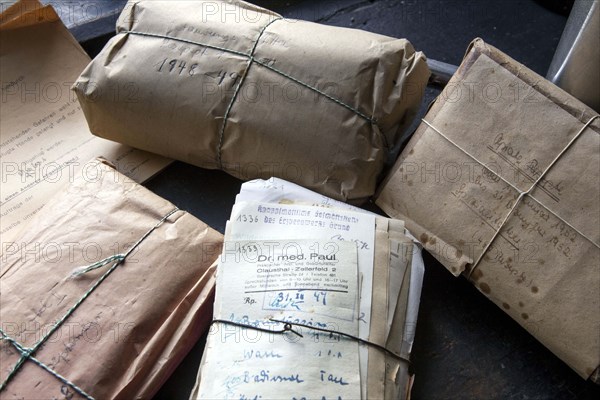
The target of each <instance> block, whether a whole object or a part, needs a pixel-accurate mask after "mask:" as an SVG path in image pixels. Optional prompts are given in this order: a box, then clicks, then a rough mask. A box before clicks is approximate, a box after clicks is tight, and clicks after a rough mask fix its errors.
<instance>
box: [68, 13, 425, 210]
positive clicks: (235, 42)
mask: <svg viewBox="0 0 600 400" xmlns="http://www.w3.org/2000/svg"><path fill="white" fill-rule="evenodd" d="M428 76H429V70H428V68H427V65H426V62H425V57H424V56H423V54H422V53H420V52H415V51H414V49H413V47H412V46H411V44H410V43H409V42H408V41H406V40H404V39H394V38H390V37H386V36H381V35H377V34H373V33H369V32H364V31H359V30H353V29H346V28H338V27H331V26H326V25H320V24H315V23H310V22H305V21H297V20H287V19H283V18H281V16H279V15H278V14H275V13H273V12H271V11H268V10H265V9H262V8H259V7H256V6H253V5H251V4H248V3H245V2H242V1H230V2H225V1H130V2H129V3H128V4H127V6H126V7H125V11H123V13H122V14H121V16H120V18H119V20H118V22H117V36H116V37H114V38H113V39H111V40H110V42H109V43H108V44H107V45H106V47H105V48H104V50H103V51H102V52H101V53H100V54H99V55H98V57H96V59H95V60H94V61H93V62H92V63H91V64H90V65H89V66H88V68H87V69H86V70H85V71H84V72H83V73H82V75H81V77H80V78H79V79H78V81H77V82H76V83H75V85H74V90H75V91H76V93H77V95H78V97H79V100H80V102H81V105H82V108H83V111H84V113H85V116H86V118H87V121H88V123H89V126H90V130H91V131H92V133H94V134H95V135H97V136H100V137H103V138H107V139H111V140H114V141H117V142H121V143H126V144H129V145H131V146H133V147H137V148H140V149H144V150H148V151H150V152H154V153H158V154H162V155H165V156H167V157H170V158H175V159H178V160H181V161H185V162H188V163H190V164H194V165H197V166H200V167H204V168H220V169H223V170H225V171H226V172H228V173H230V174H231V175H233V176H236V177H238V178H241V179H253V178H265V179H267V178H269V177H271V176H277V177H281V178H284V179H287V180H289V181H293V182H295V183H299V184H301V185H303V186H305V187H308V188H310V189H313V190H315V191H318V192H320V193H322V194H326V195H328V196H330V197H334V198H336V199H343V200H355V201H358V200H360V199H365V198H367V197H369V196H371V195H372V194H373V193H374V191H375V186H376V182H377V177H378V175H379V174H380V172H381V171H382V168H383V166H384V162H385V160H386V156H387V155H388V150H390V149H393V148H394V146H395V145H396V144H397V143H398V140H399V138H400V136H401V134H402V132H403V131H404V130H405V129H406V128H407V127H408V125H409V124H410V123H411V120H412V119H413V117H414V115H415V113H416V111H417V110H418V108H419V104H420V101H421V98H422V94H423V90H424V87H425V85H426V83H427V79H428Z"/></svg>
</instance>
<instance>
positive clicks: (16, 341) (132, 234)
mask: <svg viewBox="0 0 600 400" xmlns="http://www.w3.org/2000/svg"><path fill="white" fill-rule="evenodd" d="M86 170H87V172H86V173H85V174H83V175H81V176H78V177H77V178H76V179H75V181H74V183H73V184H72V185H70V186H69V187H68V188H67V189H66V190H65V191H64V193H61V194H59V195H57V196H56V197H54V198H53V199H51V200H50V201H49V202H48V203H47V204H46V205H45V207H44V208H43V209H42V210H41V211H40V212H39V214H38V215H36V217H34V219H33V220H32V221H31V222H30V224H29V225H28V226H29V228H28V229H26V230H25V231H24V232H23V234H22V236H21V237H20V239H19V240H18V241H16V242H15V243H4V244H3V254H2V269H1V271H0V276H1V281H0V288H1V293H2V296H1V297H0V310H1V311H0V319H1V324H0V327H1V334H0V357H1V360H2V362H1V364H2V368H1V369H0V397H1V398H2V399H23V398H26V399H40V398H45V399H49V398H61V399H62V398H68V399H79V398H87V399H89V398H96V399H113V398H119V399H136V398H146V399H147V398H151V397H152V396H153V395H154V394H155V393H156V391H157V390H158V389H159V388H160V387H161V385H162V384H163V383H164V381H165V380H166V379H167V378H168V377H169V375H170V374H171V373H172V372H173V370H174V369H175V367H176V366H177V364H178V363H179V362H180V361H181V360H182V358H183V357H184V356H185V354H186V353H187V352H188V351H189V350H190V349H191V347H192V346H193V345H194V344H195V342H196V341H197V339H198V338H199V336H200V335H201V334H202V333H203V332H204V331H206V330H207V329H208V326H209V324H210V321H211V316H212V301H213V293H214V266H213V263H214V261H215V260H216V259H217V257H218V254H219V252H220V248H221V243H222V236H221V235H220V234H219V233H218V232H216V231H214V230H212V229H211V228H209V227H208V226H207V225H205V224H204V223H203V222H201V221H199V220H198V219H196V218H195V217H193V216H191V215H190V214H187V213H185V212H183V211H180V210H177V209H176V207H175V206H173V205H172V204H170V203H169V202H168V201H166V200H164V199H162V198H160V197H158V196H156V195H154V194H153V193H151V192H150V191H148V190H147V189H145V188H143V187H142V186H140V185H138V184H136V183H135V182H133V181H131V180H129V179H128V178H126V177H125V176H124V175H120V174H119V173H118V172H116V171H115V170H114V169H112V168H111V167H110V166H108V165H106V164H104V163H103V162H96V163H95V164H88V165H87V166H86ZM82 266H86V267H84V268H81V267H82ZM78 267H79V268H78Z"/></svg>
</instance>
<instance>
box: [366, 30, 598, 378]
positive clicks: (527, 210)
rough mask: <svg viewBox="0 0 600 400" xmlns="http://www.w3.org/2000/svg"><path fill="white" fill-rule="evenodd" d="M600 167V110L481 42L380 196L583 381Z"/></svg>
mask: <svg viewBox="0 0 600 400" xmlns="http://www.w3.org/2000/svg"><path fill="white" fill-rule="evenodd" d="M474 82H476V83H477V84H474ZM599 170H600V116H599V115H598V114H597V113H596V112H594V111H593V110H592V109H590V108H589V107H587V106H586V105H584V104H583V103H581V102H580V101H578V100H577V99H575V98H573V97H572V96H571V95H569V94H568V93H566V92H564V91H563V90H562V89H560V88H558V87H556V86H554V85H553V84H552V83H550V82H548V81H546V80H545V79H544V78H542V77H540V76H539V75H537V74H535V73H534V72H532V71H531V70H529V69H527V68H526V67H525V66H523V65H521V64H519V63H518V62H516V61H515V60H513V59H511V58H510V57H508V56H507V55H506V54H503V53H502V52H501V51H499V50H497V49H495V48H494V47H492V46H490V45H488V44H486V43H484V42H483V41H482V40H480V39H479V40H476V41H474V42H473V44H472V45H471V47H470V49H469V51H468V52H467V55H466V57H465V60H464V61H463V63H462V65H461V67H460V68H459V70H458V72H457V74H456V75H455V76H454V77H453V78H452V80H451V81H450V83H449V84H448V87H447V88H446V90H445V92H444V94H443V95H442V96H440V97H439V98H438V100H436V102H435V103H434V104H433V106H432V107H431V109H430V111H429V113H428V114H427V116H426V117H425V119H424V121H423V123H422V124H421V126H420V127H419V129H418V130H417V132H416V133H415V135H414V137H413V138H412V139H411V141H410V143H409V144H408V146H407V147H406V149H404V151H403V153H402V154H401V156H400V158H399V159H398V162H397V163H396V167H395V168H394V171H393V172H392V173H391V174H390V176H389V177H388V179H387V182H386V183H385V184H384V186H383V189H382V191H381V195H380V197H379V198H378V200H377V204H378V205H379V206H380V207H381V208H382V209H383V210H384V211H385V212H386V213H387V214H388V215H390V216H392V217H395V218H402V219H404V220H405V221H406V224H407V227H408V228H409V229H410V231H411V232H413V233H414V234H415V235H416V236H417V237H418V238H419V239H420V240H421V242H422V243H423V244H424V247H425V249H426V250H428V251H430V252H431V253H432V254H433V255H434V256H435V257H436V258H437V259H438V260H439V261H440V262H441V263H442V264H444V265H445V266H446V267H447V268H448V270H450V271H451V272H452V273H453V274H455V275H459V274H461V273H462V274H465V275H466V276H468V277H469V278H470V279H471V281H472V282H473V283H474V284H475V285H476V286H477V287H478V288H479V290H480V291H481V292H482V293H483V294H485V295H486V296H487V297H489V298H490V299H491V300H492V301H493V302H494V303H496V304H497V305H498V306H499V307H502V309H503V310H505V311H506V312H507V313H508V314H509V315H510V316H511V317H513V318H514V319H515V320H516V321H518V322H519V323H520V324H521V325H522V326H523V327H524V328H526V329H527V330H528V331H529V332H530V333H531V334H532V335H533V336H535V337H536V338H537V339H539V340H540V341H541V342H542V343H543V344H545V345H546V346H547V347H548V348H549V349H550V350H552V351H553V352H554V353H555V354H556V355H557V356H558V357H560V358H561V359H562V360H563V361H565V362H566V363H567V364H568V365H570V366H571V367H572V368H573V369H574V370H575V371H576V372H577V373H578V374H579V375H581V376H582V377H584V378H586V379H587V378H589V377H592V378H593V376H594V375H596V377H597V376H598V366H599V365H600V335H599V334H598V332H600V314H599V313H598V310H599V308H600V269H599V265H600V245H599V243H600V231H599V230H598V226H600V198H599V197H598V193H599V191H600V182H599V181H598V171H599Z"/></svg>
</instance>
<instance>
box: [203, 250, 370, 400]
mask: <svg viewBox="0 0 600 400" xmlns="http://www.w3.org/2000/svg"><path fill="white" fill-rule="evenodd" d="M357 259H358V257H357V247H356V244H355V243H353V242H340V241H331V240H329V241H327V240H281V241H277V240H271V241H246V242H235V241H232V242H226V243H225V248H224V250H223V254H222V256H221V260H220V264H219V269H218V276H217V289H216V290H217V291H216V300H215V319H217V320H224V321H231V322H233V323H237V324H241V325H245V326H251V327H255V328H257V329H252V328H242V327H240V326H237V325H232V324H228V323H226V322H217V323H215V324H214V325H213V328H212V331H211V334H210V335H209V337H208V340H207V344H206V346H207V350H206V355H205V360H204V361H203V364H204V365H206V366H207V368H205V369H204V370H203V371H202V379H201V384H200V398H205V399H213V398H219V399H236V400H237V399H256V400H258V399H272V398H289V399H298V400H300V399H329V398H333V399H339V398H341V399H357V398H360V396H361V394H360V393H361V387H360V385H361V380H360V375H359V371H358V369H357V368H356V366H357V365H358V361H359V360H358V342H356V341H354V340H352V339H348V338H340V336H339V335H335V334H331V333H324V332H319V331H315V330H311V329H308V328H304V327H299V326H292V329H293V330H294V331H295V332H297V333H299V334H301V335H302V336H303V337H300V336H299V335H297V334H296V333H294V332H289V331H288V332H285V333H279V334H277V333H269V330H272V331H281V330H282V329H283V327H284V323H282V322H276V321H286V322H292V323H300V324H304V325H309V326H315V327H319V328H324V329H329V330H334V331H339V332H344V333H347V334H350V335H353V336H357V335H358V320H357V319H356V314H357V307H358V279H357ZM284 393H285V395H284Z"/></svg>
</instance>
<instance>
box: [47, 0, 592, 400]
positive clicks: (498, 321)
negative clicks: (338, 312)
mask: <svg viewBox="0 0 600 400" xmlns="http://www.w3.org/2000/svg"><path fill="white" fill-rule="evenodd" d="M46 2H47V3H48V2H50V3H52V1H46ZM54 3H57V4H58V6H59V7H61V6H62V7H65V3H68V2H60V1H58V2H54ZM70 3H73V2H70ZM75 3H77V2H75ZM79 3H93V4H96V7H97V8H98V9H100V11H99V12H98V13H97V17H94V18H90V17H89V16H88V19H85V18H78V17H77V15H73V14H72V15H71V16H70V18H71V19H70V20H66V21H65V22H66V23H67V25H68V26H69V27H70V29H71V31H72V32H73V34H74V35H75V36H76V37H77V39H78V40H79V41H80V42H82V44H83V46H84V48H85V49H86V50H87V51H88V52H89V53H90V55H91V56H94V55H95V54H97V52H98V51H99V50H100V49H101V48H102V46H103V45H104V43H105V42H106V40H108V38H109V37H110V36H111V35H112V31H113V30H114V23H115V21H116V16H117V15H118V12H119V11H120V8H121V7H123V4H124V3H125V1H124V0H116V1H106V2H99V1H96V2H79ZM256 3H257V4H259V5H262V6H265V7H269V8H271V9H273V10H275V11H277V12H279V13H281V14H283V15H284V16H286V17H292V18H301V19H305V20H310V21H317V22H320V23H324V24H331V25H337V26H345V27H353V28H359V29H364V30H368V31H372V32H376V33H380V34H385V35H389V36H394V37H404V38H407V39H409V40H410V41H411V42H412V43H413V45H414V46H415V48H417V49H418V50H422V51H423V52H425V54H426V55H427V56H428V57H430V58H432V59H435V60H439V61H444V62H448V63H451V64H455V65H458V64H460V61H461V59H462V57H463V55H464V52H465V50H466V48H467V46H468V44H469V42H470V41H471V40H472V39H474V38H476V37H481V38H483V39H484V40H485V41H487V42H489V43H490V44H492V45H494V46H496V47H498V48H500V49H501V50H503V51H504V52H506V53H507V54H508V55H510V56H511V57H513V58H515V59H516V60H518V61H520V62H522V63H523V64H525V65H526V66H528V67H529V68H531V69H533V70H534V71H536V72H538V73H539V74H541V75H545V73H546V71H547V69H548V67H549V65H550V61H551V60H552V56H553V54H554V51H555V48H556V46H557V44H558V41H559V39H560V35H561V33H562V30H563V28H564V26H565V23H566V20H567V17H566V16H565V12H564V10H565V9H566V10H567V12H568V7H569V4H568V3H569V0H545V1H543V0H539V1H534V0H496V1H484V0H404V1H396V0H368V1H360V0H330V1H320V2H319V1H313V0H296V1H256ZM557 11H558V12H557ZM560 11H563V12H562V13H561V12H560ZM65 15H67V17H69V14H64V13H63V14H61V16H63V19H66V18H65ZM439 93H440V89H439V88H434V87H428V88H427V90H426V93H425V99H424V101H423V107H422V110H421V115H420V116H423V115H424V113H425V109H426V106H427V104H429V103H430V102H431V101H432V100H433V99H434V98H435V97H436V96H437V95H438V94H439ZM241 183H242V182H241V181H239V180H237V179H235V178H232V177H230V176H228V175H227V174H225V173H223V172H220V171H210V170H204V169H201V168H197V167H194V166H191V165H187V164H184V163H181V162H175V163H173V164H172V165H171V166H169V167H168V168H167V169H165V170H164V171H162V172H161V173H160V174H158V175H157V176H155V177H154V178H153V179H152V180H150V181H149V182H147V183H146V186H147V187H148V188H149V189H151V190H152V191H154V192H155V193H157V194H159V195H161V196H163V197H165V198H166V199H168V200H170V201H171V202H173V203H174V204H176V205H177V206H179V207H180V208H182V209H186V210H188V211H189V212H190V213H192V214H193V215H195V216H197V217H198V218H200V219H202V220H203V221H205V222H206V223H208V224H209V225H211V226H213V227H214V228H215V229H217V230H219V231H221V232H223V230H224V228H225V221H226V220H227V218H228V217H229V213H230V211H231V206H232V205H233V203H234V199H235V195H236V194H237V193H238V191H239V188H240V185H241ZM367 206H368V207H369V208H370V209H375V206H374V205H372V204H370V205H367ZM424 257H425V266H426V272H425V280H424V285H423V294H422V298H421V307H420V312H419V320H418V326H417V332H416V339H415V344H414V350H413V353H412V360H413V364H412V371H413V372H414V373H415V374H416V380H415V384H414V388H413V399H415V400H420V399H426V400H428V399H597V398H600V389H599V387H598V386H596V385H594V384H592V383H590V382H586V381H584V380H583V379H582V378H580V377H579V376H578V375H577V374H575V372H573V371H572V370H571V369H570V368H569V367H568V366H567V365H565V364H564V363H563V362H562V361H560V360H559V359H558V358H557V357H556V356H554V355H553V354H552V353H551V352H550V351H548V350H547V349H546V348H545V347H544V346H543V345H541V344H540V343H539V342H537V341H536V340H535V339H534V338H533V337H532V336H531V335H529V333H527V331H525V330H524V329H523V328H521V327H520V326H519V325H518V324H517V323H516V322H515V321H513V320H512V319H511V318H510V317H508V316H507V315H506V314H505V313H504V312H502V310H500V309H499V308H498V307H496V306H495V305H494V304H492V303H491V302H490V301H489V300H487V299H486V298H485V297H484V296H483V295H481V294H480V293H479V292H478V291H477V290H476V289H475V287H474V286H472V285H471V284H469V283H468V282H467V281H466V280H465V279H463V278H454V277H453V276H452V275H451V274H450V273H448V272H447V271H446V269H445V268H444V267H443V266H441V265H440V264H439V263H438V262H437V261H435V260H434V259H433V257H431V256H430V255H429V254H425V256H424ZM203 347H204V341H203V340H200V341H199V342H198V344H197V345H196V346H195V347H194V349H193V350H192V351H191V353H190V354H189V355H188V357H187V358H186V359H185V360H184V361H183V362H182V364H181V365H180V367H179V368H178V369H177V370H176V371H175V373H174V374H173V376H172V377H171V379H170V380H169V381H168V382H167V383H166V384H165V385H164V387H163V388H162V389H161V391H160V392H159V393H158V395H157V396H156V399H186V398H187V396H188V394H189V392H190V390H191V387H192V385H193V384H194V381H195V378H196V373H197V370H198V365H199V363H200V357H201V355H202V351H203Z"/></svg>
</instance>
